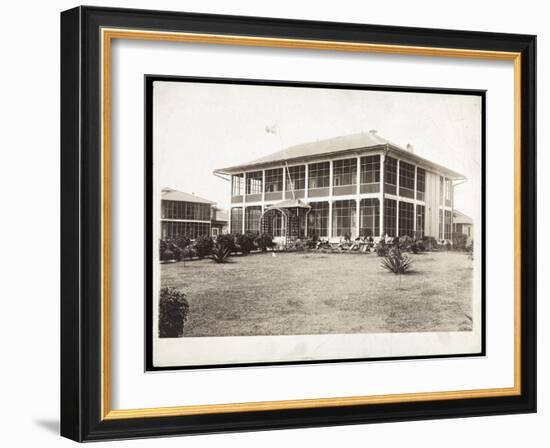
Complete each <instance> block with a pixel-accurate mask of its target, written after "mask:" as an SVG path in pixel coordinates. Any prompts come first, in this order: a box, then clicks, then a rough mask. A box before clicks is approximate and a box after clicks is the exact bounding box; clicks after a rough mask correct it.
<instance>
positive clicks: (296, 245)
mask: <svg viewBox="0 0 550 448" xmlns="http://www.w3.org/2000/svg"><path fill="white" fill-rule="evenodd" d="M305 249H306V243H304V242H303V241H302V240H301V239H297V240H294V241H290V242H289V243H288V244H287V245H286V250H288V251H302V250H305Z"/></svg>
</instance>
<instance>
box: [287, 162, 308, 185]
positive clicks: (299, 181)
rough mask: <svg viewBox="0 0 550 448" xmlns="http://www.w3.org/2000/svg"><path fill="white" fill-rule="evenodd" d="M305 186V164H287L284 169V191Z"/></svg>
mask: <svg viewBox="0 0 550 448" xmlns="http://www.w3.org/2000/svg"><path fill="white" fill-rule="evenodd" d="M305 188H306V166H305V165H300V166H289V167H288V168H287V169H286V191H290V190H304V189H305Z"/></svg>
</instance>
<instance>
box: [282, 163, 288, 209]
mask: <svg viewBox="0 0 550 448" xmlns="http://www.w3.org/2000/svg"><path fill="white" fill-rule="evenodd" d="M287 169H288V168H287V167H286V166H283V201H284V200H285V199H286V173H287Z"/></svg>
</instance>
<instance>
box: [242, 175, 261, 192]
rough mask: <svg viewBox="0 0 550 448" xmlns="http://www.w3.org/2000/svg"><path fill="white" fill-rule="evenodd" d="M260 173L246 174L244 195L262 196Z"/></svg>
mask: <svg viewBox="0 0 550 448" xmlns="http://www.w3.org/2000/svg"><path fill="white" fill-rule="evenodd" d="M262 177H263V175H262V172H261V171H255V172H253V173H246V194H262Z"/></svg>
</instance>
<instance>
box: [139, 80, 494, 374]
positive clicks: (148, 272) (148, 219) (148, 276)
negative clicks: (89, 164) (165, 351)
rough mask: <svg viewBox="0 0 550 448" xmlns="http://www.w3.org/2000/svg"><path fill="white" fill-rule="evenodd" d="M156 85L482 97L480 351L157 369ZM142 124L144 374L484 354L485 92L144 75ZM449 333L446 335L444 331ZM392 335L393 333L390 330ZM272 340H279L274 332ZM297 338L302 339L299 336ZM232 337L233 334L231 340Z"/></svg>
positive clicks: (181, 366) (176, 366)
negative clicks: (143, 155) (155, 256)
mask: <svg viewBox="0 0 550 448" xmlns="http://www.w3.org/2000/svg"><path fill="white" fill-rule="evenodd" d="M156 81H161V82H162V81H164V82H181V83H202V84H218V85H239V86H265V87H291V88H311V89H334V90H356V91H371V92H402V93H421V94H436V95H437V94H440V95H458V96H476V97H480V98H481V224H482V225H481V245H480V246H481V276H480V281H481V301H480V307H481V308H480V316H481V334H480V338H481V341H480V342H481V350H480V351H479V352H468V353H456V354H441V355H406V356H382V357H360V358H326V359H314V360H299V361H260V362H241V363H238V362H236V363H224V364H197V365H174V366H167V367H164V366H163V367H158V366H155V365H154V363H153V345H154V344H153V341H154V325H153V294H154V291H153V283H154V281H153V276H154V265H153V263H154V261H153V250H155V249H154V244H153V226H154V222H153V183H154V175H153V166H154V150H153V132H154V127H153V119H154V117H153V110H154V108H153V83H154V82H156ZM144 92H145V95H144V97H145V107H144V111H145V113H144V124H145V145H144V146H145V216H144V221H145V248H144V250H145V295H144V303H145V320H144V325H145V331H144V334H145V371H148V372H155V371H171V370H174V371H178V370H197V369H223V368H234V367H269V366H288V365H300V364H334V363H343V362H374V361H397V360H400V361H406V360H415V359H445V358H465V357H480V356H485V355H486V336H487V335H486V323H487V322H486V278H485V276H486V265H485V262H486V260H485V231H486V222H485V214H486V193H487V192H486V189H485V182H486V145H487V141H486V135H487V129H486V126H487V123H486V113H487V108H486V96H487V95H486V94H487V91H486V90H480V89H458V88H456V89H455V88H441V87H418V86H385V85H375V84H350V83H334V82H311V81H307V82H306V81H288V80H268V79H249V78H219V77H202V76H179V75H178V76H175V75H153V74H146V75H144ZM441 333H445V332H443V331H442V332H441ZM388 334H392V332H388ZM270 336H278V335H276V334H274V335H270ZM296 336H297V337H299V336H301V335H296ZM229 337H230V336H229Z"/></svg>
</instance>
